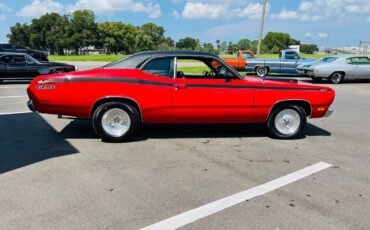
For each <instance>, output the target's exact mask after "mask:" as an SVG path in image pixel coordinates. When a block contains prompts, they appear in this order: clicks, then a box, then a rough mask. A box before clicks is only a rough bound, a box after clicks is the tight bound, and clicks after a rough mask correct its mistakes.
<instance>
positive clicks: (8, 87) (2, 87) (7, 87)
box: [0, 85, 28, 89]
mask: <svg viewBox="0 0 370 230" xmlns="http://www.w3.org/2000/svg"><path fill="white" fill-rule="evenodd" d="M27 87H28V85H26V86H0V89H26V88H27Z"/></svg>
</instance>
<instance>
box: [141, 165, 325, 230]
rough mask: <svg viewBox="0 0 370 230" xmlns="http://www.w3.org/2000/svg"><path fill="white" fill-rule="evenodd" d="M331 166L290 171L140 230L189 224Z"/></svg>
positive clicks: (174, 227)
mask: <svg viewBox="0 0 370 230" xmlns="http://www.w3.org/2000/svg"><path fill="white" fill-rule="evenodd" d="M331 166H332V165H331V164H328V163H325V162H318V163H316V164H314V165H311V166H308V167H306V168H304V169H301V170H298V171H296V172H293V173H290V174H288V175H286V176H283V177H280V178H277V179H275V180H272V181H269V182H267V183H264V184H262V185H259V186H256V187H253V188H250V189H248V190H245V191H243V192H240V193H236V194H234V195H231V196H228V197H225V198H222V199H220V200H216V201H214V202H212V203H209V204H206V205H203V206H200V207H198V208H195V209H192V210H189V211H187V212H184V213H181V214H179V215H176V216H173V217H170V218H168V219H165V220H162V221H160V222H158V223H155V224H153V225H150V226H147V227H144V228H142V229H141V230H170V229H177V228H180V227H182V226H184V225H187V224H190V223H192V222H195V221H197V220H199V219H202V218H204V217H207V216H209V215H212V214H215V213H217V212H219V211H222V210H224V209H226V208H230V207H232V206H234V205H237V204H239V203H242V202H244V201H246V200H249V199H251V198H254V197H257V196H261V195H263V194H266V193H268V192H271V191H273V190H275V189H278V188H281V187H283V186H285V185H288V184H290V183H293V182H295V181H298V180H300V179H303V178H305V177H307V176H310V175H312V174H314V173H317V172H320V171H321V170H324V169H327V168H329V167H331Z"/></svg>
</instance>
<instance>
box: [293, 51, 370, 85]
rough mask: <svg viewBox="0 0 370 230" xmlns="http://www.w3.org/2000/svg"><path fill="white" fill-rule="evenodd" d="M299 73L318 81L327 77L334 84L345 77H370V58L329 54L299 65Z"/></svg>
mask: <svg viewBox="0 0 370 230" xmlns="http://www.w3.org/2000/svg"><path fill="white" fill-rule="evenodd" d="M297 73H298V75H300V76H308V77H311V78H312V80H314V81H317V82H318V81H321V80H322V79H327V80H329V81H330V82H331V83H333V84H339V83H341V82H342V81H343V80H344V79H370V59H369V57H367V56H356V55H352V56H329V57H324V58H322V59H320V60H318V61H315V62H311V63H306V64H302V65H299V66H298V67H297Z"/></svg>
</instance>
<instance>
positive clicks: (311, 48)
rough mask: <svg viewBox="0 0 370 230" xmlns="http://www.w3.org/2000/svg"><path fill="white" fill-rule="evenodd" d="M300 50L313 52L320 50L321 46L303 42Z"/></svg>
mask: <svg viewBox="0 0 370 230" xmlns="http://www.w3.org/2000/svg"><path fill="white" fill-rule="evenodd" d="M300 51H301V52H302V53H306V54H313V53H314V52H317V51H319V48H318V47H317V45H315V44H302V45H301V47H300Z"/></svg>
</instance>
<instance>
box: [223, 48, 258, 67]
mask: <svg viewBox="0 0 370 230" xmlns="http://www.w3.org/2000/svg"><path fill="white" fill-rule="evenodd" d="M249 58H256V57H255V56H254V54H253V52H252V51H250V50H240V51H238V53H237V58H224V61H225V62H226V63H227V64H229V65H230V66H231V67H233V68H234V69H235V70H237V71H245V68H246V64H247V59H249Z"/></svg>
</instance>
